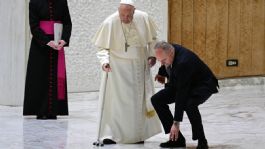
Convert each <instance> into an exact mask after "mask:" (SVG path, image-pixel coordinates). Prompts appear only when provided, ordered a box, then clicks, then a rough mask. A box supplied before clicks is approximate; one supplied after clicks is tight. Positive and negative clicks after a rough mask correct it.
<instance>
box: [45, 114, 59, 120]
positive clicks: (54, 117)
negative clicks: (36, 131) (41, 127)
mask: <svg viewBox="0 0 265 149" xmlns="http://www.w3.org/2000/svg"><path fill="white" fill-rule="evenodd" d="M47 118H48V119H51V120H56V119H57V116H56V115H48V116H47Z"/></svg>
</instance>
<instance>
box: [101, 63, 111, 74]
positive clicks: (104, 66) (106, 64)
mask: <svg viewBox="0 0 265 149" xmlns="http://www.w3.org/2000/svg"><path fill="white" fill-rule="evenodd" d="M102 70H103V71H105V72H111V68H110V65H109V64H108V63H105V64H103V65H102Z"/></svg>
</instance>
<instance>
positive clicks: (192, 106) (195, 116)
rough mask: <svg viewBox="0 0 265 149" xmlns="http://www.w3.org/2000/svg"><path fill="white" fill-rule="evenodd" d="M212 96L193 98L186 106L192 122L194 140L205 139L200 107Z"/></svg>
mask: <svg viewBox="0 0 265 149" xmlns="http://www.w3.org/2000/svg"><path fill="white" fill-rule="evenodd" d="M210 96H211V94H209V95H203V96H193V97H192V98H191V99H190V100H189V101H188V102H187V105H186V106H185V111H186V113H187V116H188V118H189V120H190V124H191V128H192V139H193V140H197V139H205V134H204V129H203V124H202V118H201V114H200V111H199V108H198V106H199V105H200V104H202V103H204V102H205V101H206V100H207V99H208V98H209V97H210Z"/></svg>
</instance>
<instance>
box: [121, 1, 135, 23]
mask: <svg viewBox="0 0 265 149" xmlns="http://www.w3.org/2000/svg"><path fill="white" fill-rule="evenodd" d="M134 10H135V7H134V6H132V5H128V4H120V7H119V15H120V19H121V21H122V22H123V23H125V24H128V23H131V21H132V20H133V14H134Z"/></svg>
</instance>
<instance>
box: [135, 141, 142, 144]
mask: <svg viewBox="0 0 265 149" xmlns="http://www.w3.org/2000/svg"><path fill="white" fill-rule="evenodd" d="M135 144H144V141H139V142H136V143H135Z"/></svg>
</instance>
